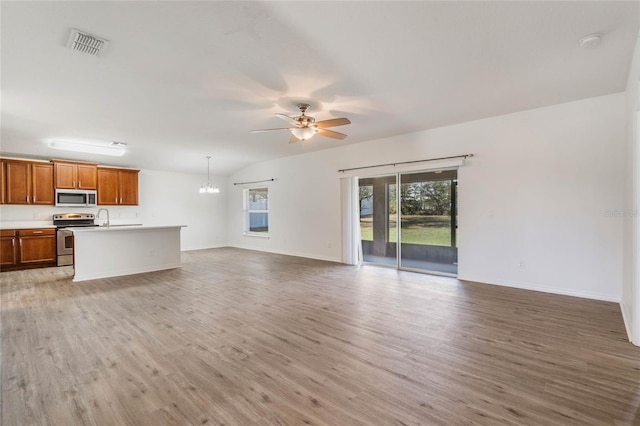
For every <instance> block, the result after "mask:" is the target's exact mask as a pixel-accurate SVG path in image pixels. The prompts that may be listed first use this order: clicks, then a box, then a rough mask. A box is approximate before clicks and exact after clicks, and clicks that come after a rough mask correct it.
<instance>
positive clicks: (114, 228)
mask: <svg viewBox="0 0 640 426" xmlns="http://www.w3.org/2000/svg"><path fill="white" fill-rule="evenodd" d="M186 226H187V225H142V224H140V223H132V224H123V225H109V226H95V227H93V228H92V227H86V228H71V231H73V233H74V234H75V233H83V232H113V231H138V230H146V229H167V228H185V227H186Z"/></svg>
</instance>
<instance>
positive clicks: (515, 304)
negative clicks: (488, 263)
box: [0, 248, 640, 426]
mask: <svg viewBox="0 0 640 426" xmlns="http://www.w3.org/2000/svg"><path fill="white" fill-rule="evenodd" d="M0 297H1V298H0V309H1V312H0V313H1V315H0V327H1V333H2V334H1V344H2V346H1V351H0V357H1V359H0V361H1V363H2V364H1V367H0V375H1V381H0V387H1V388H0V398H1V411H0V419H1V423H2V425H40V424H42V425H59V424H64V425H94V424H99V425H144V424H148V425H201V424H211V425H215V424H225V425H243V426H244V425H264V424H267V425H298V424H309V425H342V424H349V425H372V424H381V425H392V424H396V425H440V424H441V425H449V424H482V425H494V424H495V425H540V424H544V425H558V426H564V425H605V424H611V425H637V424H640V411H639V409H638V407H639V406H640V348H637V347H635V346H633V345H631V344H630V343H629V342H628V341H627V338H626V334H625V330H624V325H623V323H622V318H621V315H620V310H619V306H618V305H617V304H615V303H608V302H600V301H593V300H586V299H578V298H572V297H567V296H558V295H551V294H546V293H537V292H531V291H524V290H517V289H510V288H504V287H497V286H490V285H482V284H477V283H469V282H461V281H458V280H455V279H452V278H443V277H433V276H428V275H422V274H415V273H410V272H402V271H396V270H393V269H388V268H378V267H370V266H365V267H353V266H346V265H341V264H336V263H331V262H323V261H317V260H311V259H304V258H297V257H290V256H283V255H276V254H269V253H261V252H255V251H247V250H240V249H233V248H222V249H212V250H200V251H193V252H185V253H183V268H180V269H175V270H169V271H158V272H152V273H148V274H140V275H134V276H128V277H116V278H109V279H102V280H93V281H86V282H82V283H73V282H71V269H70V268H47V269H39V270H28V271H13V272H3V273H2V274H0Z"/></svg>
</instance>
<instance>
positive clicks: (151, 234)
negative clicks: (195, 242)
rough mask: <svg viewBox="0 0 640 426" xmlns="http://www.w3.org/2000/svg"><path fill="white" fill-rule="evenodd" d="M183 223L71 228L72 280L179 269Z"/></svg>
mask: <svg viewBox="0 0 640 426" xmlns="http://www.w3.org/2000/svg"><path fill="white" fill-rule="evenodd" d="M184 226H186V225H173V226H152V225H151V226H149V225H111V226H109V227H106V226H101V227H96V228H72V231H73V237H74V272H75V274H74V277H73V281H74V282H78V281H86V280H92V279H96V278H108V277H116V276H121V275H130V274H138V273H142V272H151V271H159V270H163V269H173V268H179V267H180V266H181V262H180V229H181V228H182V227H184Z"/></svg>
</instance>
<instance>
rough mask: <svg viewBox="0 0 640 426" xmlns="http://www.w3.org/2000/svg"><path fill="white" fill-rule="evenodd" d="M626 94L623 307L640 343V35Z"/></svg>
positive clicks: (631, 335)
mask: <svg viewBox="0 0 640 426" xmlns="http://www.w3.org/2000/svg"><path fill="white" fill-rule="evenodd" d="M625 96H626V119H627V123H626V124H627V126H626V147H625V148H626V154H625V157H626V164H625V206H624V212H623V213H624V214H623V216H624V277H623V287H622V300H621V302H620V306H621V308H622V315H623V318H624V322H625V325H626V327H627V333H628V334H629V338H630V340H631V341H632V342H633V343H634V344H636V345H640V263H639V261H638V253H640V248H639V246H640V226H638V212H639V211H640V210H639V207H640V206H639V203H638V198H639V195H638V191H639V190H640V149H639V146H640V132H639V130H638V126H640V119H639V117H638V116H639V115H640V38H639V39H638V42H637V43H636V47H635V50H634V55H633V60H632V63H631V71H630V72H629V79H628V80H627V90H626V92H625Z"/></svg>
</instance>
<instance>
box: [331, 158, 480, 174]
mask: <svg viewBox="0 0 640 426" xmlns="http://www.w3.org/2000/svg"><path fill="white" fill-rule="evenodd" d="M470 157H473V154H464V155H453V156H451V157H440V158H427V159H426V160H413V161H400V162H398V163H386V164H376V165H374V166H362V167H352V168H350V169H341V170H338V172H339V173H344V172H348V171H351V170H361V169H371V168H373V167H383V166H394V167H395V166H397V165H398V164H411V163H424V162H426V161H437V160H451V159H454V158H470Z"/></svg>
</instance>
